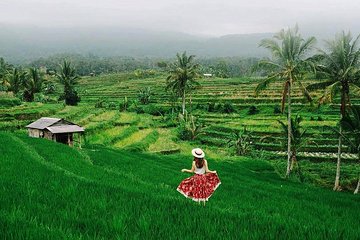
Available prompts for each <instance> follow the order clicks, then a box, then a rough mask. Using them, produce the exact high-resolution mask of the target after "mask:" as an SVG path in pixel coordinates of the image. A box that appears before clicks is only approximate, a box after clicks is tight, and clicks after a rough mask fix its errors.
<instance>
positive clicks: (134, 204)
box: [0, 133, 360, 239]
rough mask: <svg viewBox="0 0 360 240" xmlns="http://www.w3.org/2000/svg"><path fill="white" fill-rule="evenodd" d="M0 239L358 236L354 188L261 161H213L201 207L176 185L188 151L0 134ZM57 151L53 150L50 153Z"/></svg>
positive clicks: (187, 160)
mask: <svg viewBox="0 0 360 240" xmlns="http://www.w3.org/2000/svg"><path fill="white" fill-rule="evenodd" d="M0 146H1V148H0V151H1V157H0V169H1V174H0V194H1V196H2V197H1V199H0V206H1V208H0V238H1V239H13V238H15V239H46V238H48V239H63V238H70V239H74V238H75V239H78V238H82V239H116V238H120V239H124V238H141V239H159V238H160V239H162V238H172V239H176V238H183V239H196V238H199V239H205V238H211V239H215V238H217V239H241V238H242V239H249V238H252V239H254V238H257V239H264V238H270V239H289V238H297V239H308V238H311V239H357V238H358V236H359V235H360V230H359V228H357V227H353V226H359V224H360V218H359V216H358V213H359V211H360V204H359V196H354V195H351V194H347V193H334V192H332V191H329V190H325V189H320V188H315V187H312V186H308V185H303V184H298V183H292V182H287V181H284V180H283V179H281V178H279V177H278V176H277V175H276V174H275V173H274V170H273V168H272V167H271V166H270V165H269V164H268V163H267V162H263V161H253V160H250V159H245V158H244V159H238V160H237V161H215V160H213V159H209V163H210V166H211V168H212V169H216V170H217V171H218V173H219V176H220V178H221V180H222V185H221V186H220V187H219V189H218V190H217V191H216V192H215V194H214V196H213V197H212V198H211V199H210V201H209V202H208V204H207V206H206V207H202V206H198V205H197V204H196V203H194V202H192V201H191V200H189V199H185V198H184V197H183V196H181V195H180V194H179V193H178V192H177V191H176V190H175V189H176V187H177V185H178V184H179V182H180V181H181V180H182V179H184V178H185V177H187V176H188V175H187V174H185V173H181V172H180V171H179V170H180V169H181V168H184V167H189V165H190V161H191V159H190V158H189V156H185V157H184V156H182V155H173V156H166V157H164V156H156V155H149V154H140V153H129V152H123V151H115V150H110V149H107V148H99V147H94V148H92V149H84V150H82V151H81V152H78V151H77V150H75V149H71V148H68V147H67V146H65V145H61V144H56V143H53V142H50V141H46V140H43V139H31V138H28V137H26V136H24V135H13V134H9V133H0ZM54 153H56V154H54Z"/></svg>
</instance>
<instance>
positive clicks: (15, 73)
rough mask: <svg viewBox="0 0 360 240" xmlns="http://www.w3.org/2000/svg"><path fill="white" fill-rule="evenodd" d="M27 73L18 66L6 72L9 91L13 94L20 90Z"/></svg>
mask: <svg viewBox="0 0 360 240" xmlns="http://www.w3.org/2000/svg"><path fill="white" fill-rule="evenodd" d="M26 75H27V73H26V72H25V71H22V70H21V69H19V68H14V69H13V70H12V71H11V72H10V73H9V74H8V76H7V77H8V81H9V88H8V90H9V91H12V92H13V93H14V94H17V93H18V92H19V91H20V88H21V86H22V84H23V83H24V81H25V80H26Z"/></svg>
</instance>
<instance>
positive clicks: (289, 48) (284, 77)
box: [255, 26, 316, 177]
mask: <svg viewBox="0 0 360 240" xmlns="http://www.w3.org/2000/svg"><path fill="white" fill-rule="evenodd" d="M315 41H316V39H315V38H314V37H310V38H308V39H306V40H305V39H303V38H302V37H301V35H300V33H299V29H298V27H297V26H295V28H293V29H288V30H286V31H285V30H284V29H283V30H281V31H280V32H279V33H277V34H275V36H274V38H273V39H264V40H262V41H261V43H260V46H262V47H264V48H266V49H268V50H269V51H270V52H271V55H272V59H267V60H262V61H260V62H259V63H258V67H260V68H262V69H265V70H266V71H267V72H268V77H267V78H266V79H265V80H263V81H262V82H261V83H259V84H258V85H257V87H256V89H255V93H256V95H257V94H259V92H260V91H262V90H264V89H266V87H267V86H268V85H269V84H270V83H271V82H274V81H282V82H284V88H283V93H282V100H281V111H282V112H284V108H285V101H286V98H287V107H288V117H287V118H288V137H287V139H288V144H287V155H288V160H287V170H286V176H287V177H288V176H289V175H290V171H291V168H290V166H291V163H290V162H291V156H292V153H291V88H292V86H293V84H295V83H297V84H298V85H299V86H300V88H301V90H302V92H303V94H304V95H305V96H306V98H307V99H308V100H309V101H311V100H312V99H311V97H310V94H309V92H308V91H307V89H306V88H305V87H304V86H303V84H302V83H301V81H300V80H301V79H302V77H303V74H304V73H305V70H306V69H307V68H309V67H310V66H311V62H310V60H309V59H308V58H307V53H308V51H309V50H311V49H312V47H313V45H314V44H315Z"/></svg>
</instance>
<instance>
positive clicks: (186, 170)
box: [181, 162, 195, 173]
mask: <svg viewBox="0 0 360 240" xmlns="http://www.w3.org/2000/svg"><path fill="white" fill-rule="evenodd" d="M181 171H182V172H188V173H193V172H194V171H195V162H193V163H192V165H191V169H190V170H189V169H185V168H184V169H181Z"/></svg>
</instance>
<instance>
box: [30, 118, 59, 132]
mask: <svg viewBox="0 0 360 240" xmlns="http://www.w3.org/2000/svg"><path fill="white" fill-rule="evenodd" d="M60 120H61V118H48V117H42V118H40V119H38V120H36V121H35V122H33V123H30V124H29V125H27V126H26V127H27V128H36V129H41V130H43V129H45V128H47V127H49V126H51V125H53V124H54V123H57V122H59V121H60Z"/></svg>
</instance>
